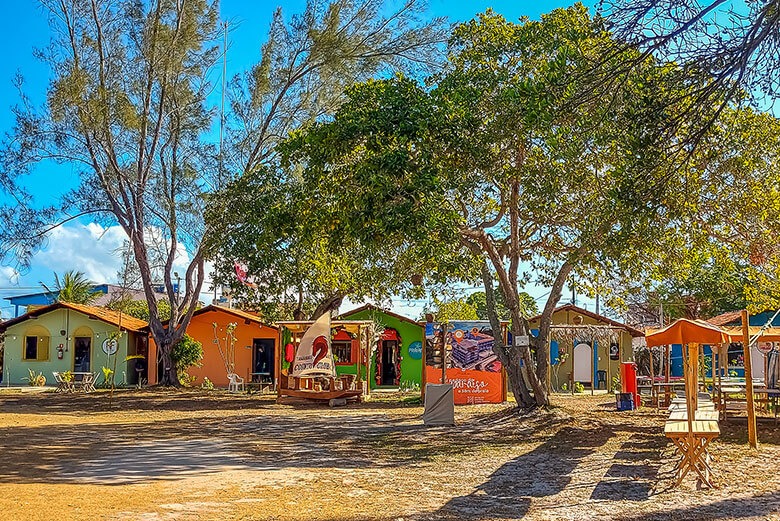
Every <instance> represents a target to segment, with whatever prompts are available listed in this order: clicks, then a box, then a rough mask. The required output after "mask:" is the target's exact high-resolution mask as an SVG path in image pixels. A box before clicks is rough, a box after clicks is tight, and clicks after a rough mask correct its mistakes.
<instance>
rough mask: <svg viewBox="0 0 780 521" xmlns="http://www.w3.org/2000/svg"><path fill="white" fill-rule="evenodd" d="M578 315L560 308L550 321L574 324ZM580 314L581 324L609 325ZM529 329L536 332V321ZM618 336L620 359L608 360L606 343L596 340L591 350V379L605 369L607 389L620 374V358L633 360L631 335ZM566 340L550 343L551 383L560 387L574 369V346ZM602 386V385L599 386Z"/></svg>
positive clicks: (537, 324)
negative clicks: (563, 355) (565, 354)
mask: <svg viewBox="0 0 780 521" xmlns="http://www.w3.org/2000/svg"><path fill="white" fill-rule="evenodd" d="M575 315H578V313H577V312H576V311H573V310H562V311H558V312H556V313H554V314H553V318H552V323H553V325H555V324H574V316H575ZM580 316H582V323H583V324H592V325H594V324H595V325H598V324H602V325H609V324H606V323H602V322H600V321H598V320H596V319H595V318H592V317H589V316H587V315H580ZM530 325H531V329H533V330H534V334H535V333H536V328H538V327H539V322H538V321H533V322H531V324H530ZM618 336H619V342H618V343H619V345H620V359H618V360H610V357H609V346H608V345H601V344H599V343H598V342H596V349H595V352H594V351H593V350H591V356H593V362H592V371H593V374H592V376H591V380H592V381H593V382H594V383H595V382H596V381H597V377H598V375H597V371H599V370H602V371H607V374H606V388H607V389H609V388H610V387H611V384H610V381H611V378H612V377H613V376H616V375H618V376H619V375H620V360H622V361H624V362H628V361H631V360H633V356H634V351H633V347H632V345H631V335H630V334H629V333H627V332H622V333H620V335H618ZM567 342H568V341H566V340H559V341H555V340H553V341H552V342H551V345H550V364H551V366H552V367H551V371H550V372H551V383H552V385H553V386H554V387H556V388H558V389H560V387H561V385H562V384H563V383H565V382H568V381H569V374H570V373H572V372H573V371H574V356H573V355H574V352H573V348H574V346H573V345H571V342H568V345H567ZM564 352H565V353H567V354H568V356H567V357H566V360H564V361H563V362H562V363H560V364H557V363H556V359H557V358H559V357H560V356H561V355H562V354H563V353H564ZM556 372H557V382H556ZM600 388H603V387H600Z"/></svg>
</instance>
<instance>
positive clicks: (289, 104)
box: [207, 0, 446, 318]
mask: <svg viewBox="0 0 780 521" xmlns="http://www.w3.org/2000/svg"><path fill="white" fill-rule="evenodd" d="M387 7H388V6H387V3H386V2H384V1H383V0H363V1H355V0H333V1H331V2H314V1H310V2H308V3H307V5H306V9H305V11H304V12H303V13H302V14H300V15H296V16H293V17H292V18H291V19H290V20H289V22H286V21H285V19H284V16H283V14H282V12H281V10H277V12H276V13H275V15H274V18H273V21H272V23H271V29H270V32H269V38H268V41H267V42H266V43H265V44H264V45H263V48H262V58H261V60H260V62H259V63H258V64H257V65H256V66H254V67H253V68H252V70H251V71H248V72H247V73H246V74H245V75H242V76H239V77H236V78H235V79H234V80H233V82H232V85H231V90H230V92H231V107H232V110H231V117H230V120H229V121H228V129H229V132H228V143H229V145H228V146H227V148H226V150H227V152H226V154H225V158H224V159H225V164H226V165H228V168H227V171H228V172H234V173H237V174H238V175H236V174H234V175H230V174H229V173H228V174H226V175H225V176H224V177H223V178H222V179H221V182H220V184H219V186H220V187H221V188H222V189H221V190H220V191H218V193H216V194H214V196H213V197H211V198H210V201H211V204H210V205H209V209H208V216H207V218H208V220H209V221H210V222H215V223H219V224H220V226H221V228H222V232H221V233H220V234H218V235H213V236H211V237H210V238H209V239H208V245H209V249H210V252H211V255H212V256H213V257H214V259H215V264H216V273H215V278H216V280H217V281H218V282H220V283H222V284H226V285H230V286H232V293H233V297H234V298H235V299H236V300H237V301H240V302H242V303H243V304H244V305H248V306H253V307H255V308H257V309H259V310H261V311H263V312H264V314H265V315H266V316H268V317H269V318H276V317H279V316H284V315H285V314H289V313H290V312H293V313H294V314H295V315H296V317H297V318H303V316H304V315H306V316H312V317H316V316H319V315H320V314H322V313H324V312H327V311H330V310H333V309H337V308H338V306H339V305H340V304H341V302H342V300H343V298H344V297H345V296H350V297H352V298H355V299H361V298H367V297H370V298H375V299H385V298H387V297H389V296H390V295H392V294H393V293H395V292H397V291H404V290H406V291H410V292H413V291H414V290H413V287H412V285H411V284H410V283H409V276H410V275H414V274H416V273H418V272H419V271H420V270H421V269H422V268H423V267H422V266H419V265H416V261H415V260H414V259H409V258H404V252H403V251H402V250H399V248H397V247H394V246H393V245H390V244H387V245H385V247H383V248H382V249H381V250H378V249H376V248H373V249H367V248H361V247H360V245H359V244H356V243H355V242H354V241H350V239H349V236H348V235H339V230H340V228H341V227H342V226H343V225H344V224H345V223H342V222H339V221H338V220H337V219H336V218H334V216H333V215H332V213H331V214H326V212H323V211H322V209H318V211H317V212H312V211H307V209H306V208H304V207H303V206H302V205H301V204H300V202H301V201H305V200H306V199H307V198H308V197H311V196H314V195H315V194H312V193H311V192H310V190H311V187H307V188H305V189H304V188H303V187H302V185H301V184H300V183H298V173H297V172H296V171H292V170H288V169H280V168H279V164H278V159H279V157H278V153H277V145H278V144H279V143H280V142H281V141H282V140H283V139H285V138H286V137H287V136H288V133H289V132H291V131H292V130H295V129H296V128H299V127H300V126H302V125H303V126H305V125H307V124H311V123H313V122H315V121H317V120H319V119H322V118H324V117H327V116H329V115H330V114H332V112H333V111H334V110H335V109H336V108H337V107H338V106H339V105H340V104H341V103H342V102H343V101H344V88H345V87H346V86H347V85H351V84H352V83H355V82H359V81H364V80H366V79H368V78H371V77H374V76H376V75H382V74H392V73H393V72H398V71H406V72H407V73H417V72H420V71H430V70H433V69H436V68H437V67H439V66H440V63H441V59H442V52H441V51H442V49H441V44H442V42H443V41H444V40H445V39H446V32H445V31H446V27H445V25H444V23H443V21H442V20H441V19H437V18H426V17H425V16H424V13H423V8H424V3H423V2H421V1H418V0H406V1H405V2H403V3H401V4H400V6H399V7H398V8H397V9H392V10H388V8H387ZM302 190H308V191H309V192H307V193H302ZM314 190H316V187H314ZM235 261H240V262H241V263H242V264H244V265H245V267H246V270H247V272H248V274H249V276H250V277H251V279H252V284H251V285H245V284H240V283H239V282H238V281H237V279H236V277H235V275H234V262H235ZM401 265H407V266H408V270H406V272H404V273H400V270H395V271H393V270H392V267H393V266H396V267H398V266H401ZM280 303H281V305H280ZM288 318H289V317H288Z"/></svg>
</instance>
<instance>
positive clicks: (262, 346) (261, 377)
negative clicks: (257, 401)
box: [252, 338, 276, 383]
mask: <svg viewBox="0 0 780 521" xmlns="http://www.w3.org/2000/svg"><path fill="white" fill-rule="evenodd" d="M275 351H276V341H275V340H274V339H273V338H255V339H253V340H252V381H254V382H261V383H271V382H273V381H274V376H275V373H276V372H275V371H274V368H275V367H276V364H275V356H274V353H275Z"/></svg>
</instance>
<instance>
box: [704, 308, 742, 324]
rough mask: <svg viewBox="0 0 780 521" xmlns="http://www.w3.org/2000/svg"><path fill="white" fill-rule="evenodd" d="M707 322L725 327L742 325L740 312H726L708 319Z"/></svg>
mask: <svg viewBox="0 0 780 521" xmlns="http://www.w3.org/2000/svg"><path fill="white" fill-rule="evenodd" d="M707 322H709V323H710V324H713V325H716V326H726V325H729V324H733V323H735V322H736V325H739V324H741V323H742V311H741V310H739V311H727V312H725V313H721V314H720V315H716V316H714V317H712V318H708V319H707Z"/></svg>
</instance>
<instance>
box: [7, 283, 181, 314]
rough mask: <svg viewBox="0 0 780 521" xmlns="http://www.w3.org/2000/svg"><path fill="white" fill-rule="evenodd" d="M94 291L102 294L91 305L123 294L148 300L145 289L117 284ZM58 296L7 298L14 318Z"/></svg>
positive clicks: (159, 289)
mask: <svg viewBox="0 0 780 521" xmlns="http://www.w3.org/2000/svg"><path fill="white" fill-rule="evenodd" d="M173 286H174V289H173V291H174V292H175V291H177V290H178V287H177V284H176V283H174V284H173ZM154 290H155V292H157V294H158V295H159V297H158V299H159V298H162V297H164V296H165V295H164V288H163V287H162V286H160V287H155V288H154ZM92 291H93V292H94V293H99V294H100V295H99V296H98V297H97V298H96V299H95V301H94V302H91V303H90V305H91V306H96V307H104V306H106V305H107V304H108V303H110V302H113V301H115V300H118V299H120V298H122V297H123V296H124V298H130V299H132V300H146V295H145V294H144V292H143V290H140V289H126V288H122V286H117V285H115V284H96V285H94V286H93V287H92ZM57 296H58V292H56V291H41V292H40V293H29V294H27V295H16V296H14V297H5V300H7V301H9V302H10V303H11V305H12V306H14V316H13V318H16V317H19V316H21V315H23V314H25V313H27V312H28V311H31V309H30V306H32V308H36V307H40V306H48V305H49V304H53V303H54V302H56V301H57Z"/></svg>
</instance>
